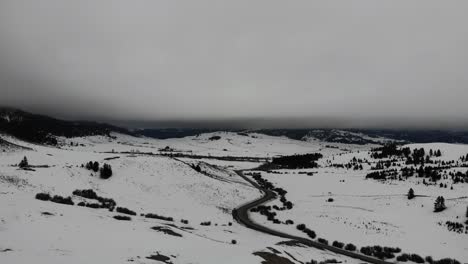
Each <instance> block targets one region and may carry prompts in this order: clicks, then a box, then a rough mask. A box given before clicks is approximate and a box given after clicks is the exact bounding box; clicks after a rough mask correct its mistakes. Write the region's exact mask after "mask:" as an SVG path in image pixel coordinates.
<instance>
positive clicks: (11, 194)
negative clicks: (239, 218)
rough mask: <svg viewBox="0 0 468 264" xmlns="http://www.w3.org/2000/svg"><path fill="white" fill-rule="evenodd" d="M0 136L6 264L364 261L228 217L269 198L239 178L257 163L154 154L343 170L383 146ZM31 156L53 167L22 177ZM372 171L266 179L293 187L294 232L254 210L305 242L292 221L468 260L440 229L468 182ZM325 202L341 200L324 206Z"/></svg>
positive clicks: (463, 239) (464, 246)
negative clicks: (126, 214) (306, 160)
mask: <svg viewBox="0 0 468 264" xmlns="http://www.w3.org/2000/svg"><path fill="white" fill-rule="evenodd" d="M214 136H219V139H213V137H214ZM2 138H3V139H4V140H6V141H8V142H10V143H11V144H9V145H8V146H6V145H3V146H1V148H2V150H0V209H1V214H0V237H1V239H0V263H29V262H34V263H77V264H78V263H163V262H165V263H174V264H175V263H262V261H267V260H268V259H270V261H273V260H275V261H278V262H277V263H307V262H309V261H311V260H312V259H313V260H317V261H325V260H329V259H336V260H337V261H340V262H345V263H362V262H360V261H357V260H354V259H350V258H347V257H343V256H340V255H336V254H333V253H331V252H327V251H322V250H318V249H315V248H308V247H305V246H301V245H288V244H282V243H280V242H284V241H285V239H281V238H278V237H274V236H271V235H267V234H263V233H260V232H257V231H254V230H250V229H247V228H246V227H244V226H242V225H240V224H238V223H237V222H235V221H234V220H233V218H232V214H231V212H232V210H233V209H234V208H237V207H239V206H240V205H242V204H245V203H247V202H249V201H251V200H254V199H256V198H258V197H260V196H261V193H260V192H259V190H257V189H256V188H254V187H252V186H251V185H250V184H248V183H247V182H246V181H244V180H243V179H242V178H241V177H239V176H238V175H237V174H236V173H235V170H239V169H242V170H247V169H253V168H256V167H258V166H259V165H260V163H258V162H254V161H249V162H244V161H226V160H219V159H212V158H203V159H198V158H188V157H183V158H175V157H170V156H160V155H154V154H170V153H177V152H183V153H187V154H189V153H190V154H191V155H200V156H213V157H215V156H235V157H243V156H245V157H266V158H268V157H272V156H277V155H290V154H295V153H312V152H320V153H322V154H323V155H324V158H323V160H327V159H329V160H333V161H334V162H343V163H345V162H348V161H349V160H350V159H352V158H353V157H355V156H356V157H361V158H369V156H368V151H369V150H370V149H371V148H372V147H375V146H371V145H365V146H358V145H344V144H335V145H333V146H332V147H330V144H328V143H325V142H319V141H308V142H304V141H296V140H291V139H287V138H283V137H272V136H265V135H260V134H249V135H248V136H245V135H238V134H235V133H221V132H220V133H208V134H202V135H200V136H195V137H187V138H183V139H168V140H154V139H148V138H133V137H130V136H125V135H119V134H116V135H115V138H107V137H100V136H99V137H86V138H73V139H61V140H60V143H61V147H60V148H52V147H47V146H40V145H34V144H29V143H26V142H22V141H19V140H16V139H14V138H10V137H8V136H2ZM19 146H23V147H24V148H21V147H19ZM166 147H169V149H171V151H172V152H168V151H167V150H168V148H166ZM414 147H420V146H414ZM425 147H428V148H431V147H434V148H435V147H437V146H432V145H426V146H425ZM438 147H439V148H445V149H443V150H444V153H447V155H445V156H446V157H448V158H452V156H450V155H453V156H454V157H455V156H458V155H459V154H460V155H462V154H461V153H464V152H465V154H466V153H468V147H466V146H464V145H456V146H455V147H453V146H452V145H447V146H438ZM164 149H165V150H164ZM148 153H152V154H151V155H149V154H148ZM448 153H450V154H448ZM24 156H26V157H27V159H28V161H29V164H32V165H46V166H42V167H33V168H32V169H33V170H22V169H19V168H18V167H17V166H15V165H16V164H18V163H19V161H20V160H21V159H22V158H23V157H24ZM89 161H97V162H99V164H100V165H102V164H104V163H107V164H109V165H111V166H112V170H113V175H112V177H111V178H109V179H101V178H100V177H99V173H98V172H93V171H91V170H88V169H86V168H85V167H82V165H83V164H86V163H88V162H89ZM197 166H198V168H197ZM369 169H370V168H369V167H365V168H364V170H363V171H353V170H345V169H339V168H333V167H329V166H327V165H326V164H325V163H322V164H321V168H318V169H309V170H300V171H304V172H313V175H312V176H310V175H307V174H299V173H298V172H299V171H298V170H282V173H283V174H275V173H266V172H261V174H262V176H263V177H264V178H266V179H268V180H269V181H270V182H272V183H274V184H275V186H277V187H281V188H284V189H285V190H287V191H288V193H287V198H288V199H289V200H290V201H292V203H293V204H294V207H293V208H292V209H291V210H287V211H282V212H279V213H278V218H280V219H281V220H286V219H292V220H294V222H295V224H294V225H277V224H272V223H271V222H270V221H267V220H266V218H265V217H264V216H262V215H260V214H256V213H252V214H251V217H252V218H253V219H254V220H255V221H256V222H258V223H261V224H264V225H266V226H270V227H272V228H274V229H277V230H281V231H284V232H288V233H291V234H295V235H298V236H304V234H303V233H301V232H299V231H298V230H297V229H296V224H298V223H304V224H306V225H307V226H308V227H310V228H311V229H313V230H315V231H316V232H317V234H318V236H319V237H324V238H326V239H328V240H329V241H330V242H332V241H333V240H339V241H343V242H347V243H348V242H352V243H354V244H356V245H358V246H366V245H374V244H378V245H382V246H394V247H400V248H402V249H403V250H404V251H405V252H411V253H413V252H414V253H418V254H421V255H423V256H426V255H432V256H433V257H434V258H436V259H439V258H442V257H452V258H456V259H458V260H460V261H462V262H463V261H464V262H467V261H468V234H464V233H463V234H459V233H455V232H450V231H448V230H447V228H446V227H445V226H443V225H439V223H445V222H446V221H448V220H450V221H462V220H463V221H464V220H465V218H463V216H464V214H465V210H466V207H467V205H468V198H467V196H468V184H457V185H454V189H453V190H450V189H441V188H439V187H436V186H424V185H422V184H421V183H420V180H418V179H409V180H408V181H401V182H400V181H393V182H392V181H387V182H385V183H382V182H378V181H374V180H366V179H365V175H366V173H367V172H368V171H369ZM410 187H412V188H413V189H414V190H415V191H416V194H417V195H423V196H421V197H416V199H414V200H411V201H409V200H408V199H407V198H406V196H405V195H406V193H407V191H408V189H409V188H410ZM84 189H92V190H94V191H95V192H96V193H97V194H98V195H99V196H102V197H107V198H112V199H114V200H115V202H116V204H117V207H125V208H128V209H130V210H132V211H135V212H136V215H132V216H130V217H131V221H119V220H117V219H115V218H114V216H116V215H123V214H122V213H118V212H116V210H113V211H109V210H107V209H103V208H99V209H93V208H89V207H81V206H78V205H77V204H78V203H80V202H84V203H93V202H95V200H91V199H87V198H83V197H80V196H77V195H73V194H72V193H73V191H75V190H84ZM40 192H42V193H49V194H51V195H60V196H63V197H67V196H70V197H71V198H72V200H73V202H74V205H65V204H58V203H53V202H51V201H40V200H37V199H35V198H34V197H35V195H36V194H37V193H40ZM439 195H443V196H444V197H446V199H447V201H446V204H447V206H448V209H447V210H445V211H444V212H442V213H439V214H434V213H433V212H432V208H433V202H434V199H435V197H436V196H439ZM329 198H333V202H328V199H329ZM270 204H271V205H275V204H278V205H279V204H280V203H279V202H278V201H272V202H270ZM148 213H152V214H157V215H160V216H165V217H172V218H173V221H165V220H160V219H153V218H147V217H145V216H144V215H142V214H148ZM456 217H459V218H460V219H458V220H457V218H456ZM182 220H187V221H188V223H187V222H185V221H184V222H185V223H182ZM202 222H210V225H201V223H202ZM278 243H280V244H278ZM259 252H260V253H259ZM265 263H274V262H265Z"/></svg>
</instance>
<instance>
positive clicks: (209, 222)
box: [200, 221, 211, 226]
mask: <svg viewBox="0 0 468 264" xmlns="http://www.w3.org/2000/svg"><path fill="white" fill-rule="evenodd" d="M200 225H202V226H210V225H211V221H207V222H201V223H200Z"/></svg>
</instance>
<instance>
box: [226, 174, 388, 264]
mask: <svg viewBox="0 0 468 264" xmlns="http://www.w3.org/2000/svg"><path fill="white" fill-rule="evenodd" d="M236 172H237V174H239V176H241V177H242V178H243V179H244V180H246V181H247V182H249V183H250V184H252V185H253V186H255V187H256V188H257V189H259V190H260V191H262V192H263V194H264V195H263V197H261V198H259V199H257V200H255V201H252V202H250V203H247V204H244V205H242V206H240V207H238V208H236V209H234V210H233V211H232V215H233V217H234V219H235V220H236V221H237V222H239V223H240V224H243V225H244V226H246V227H248V228H250V229H253V230H257V231H259V232H262V233H266V234H270V235H273V236H277V237H282V238H286V239H292V240H297V241H299V242H301V243H303V244H305V245H308V246H310V247H314V248H317V249H321V250H328V251H331V252H333V253H336V254H339V255H343V256H347V257H351V258H354V259H359V260H362V261H365V262H367V263H373V264H394V263H396V262H388V261H384V260H380V259H376V258H373V257H369V256H366V255H363V254H360V253H358V252H351V251H347V250H344V249H340V248H337V247H333V246H330V245H324V244H321V243H318V242H316V241H313V240H310V239H307V238H304V237H298V236H294V235H290V234H286V233H283V232H280V231H276V230H273V229H271V228H268V227H265V226H262V225H260V224H257V223H255V222H254V221H252V220H251V219H250V218H249V210H250V209H251V208H253V207H256V206H259V205H261V204H263V203H265V202H267V201H270V200H273V199H275V198H276V194H275V193H274V192H272V191H270V190H265V189H262V188H261V187H260V186H259V185H258V184H257V183H256V182H254V181H252V180H251V179H249V178H248V177H246V176H244V174H243V173H242V171H236Z"/></svg>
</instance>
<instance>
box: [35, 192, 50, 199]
mask: <svg viewBox="0 0 468 264" xmlns="http://www.w3.org/2000/svg"><path fill="white" fill-rule="evenodd" d="M36 199H38V200H41V201H49V200H50V195H49V194H48V193H38V194H36Z"/></svg>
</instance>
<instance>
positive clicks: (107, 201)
mask: <svg viewBox="0 0 468 264" xmlns="http://www.w3.org/2000/svg"><path fill="white" fill-rule="evenodd" d="M73 195H76V196H80V197H83V198H86V199H91V200H97V201H98V202H100V203H101V205H100V207H101V208H107V209H109V210H110V211H113V210H114V207H115V206H116V205H117V203H116V202H115V201H114V199H111V198H104V197H101V196H99V195H97V194H96V192H94V191H93V190H91V189H88V190H74V191H73Z"/></svg>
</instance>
